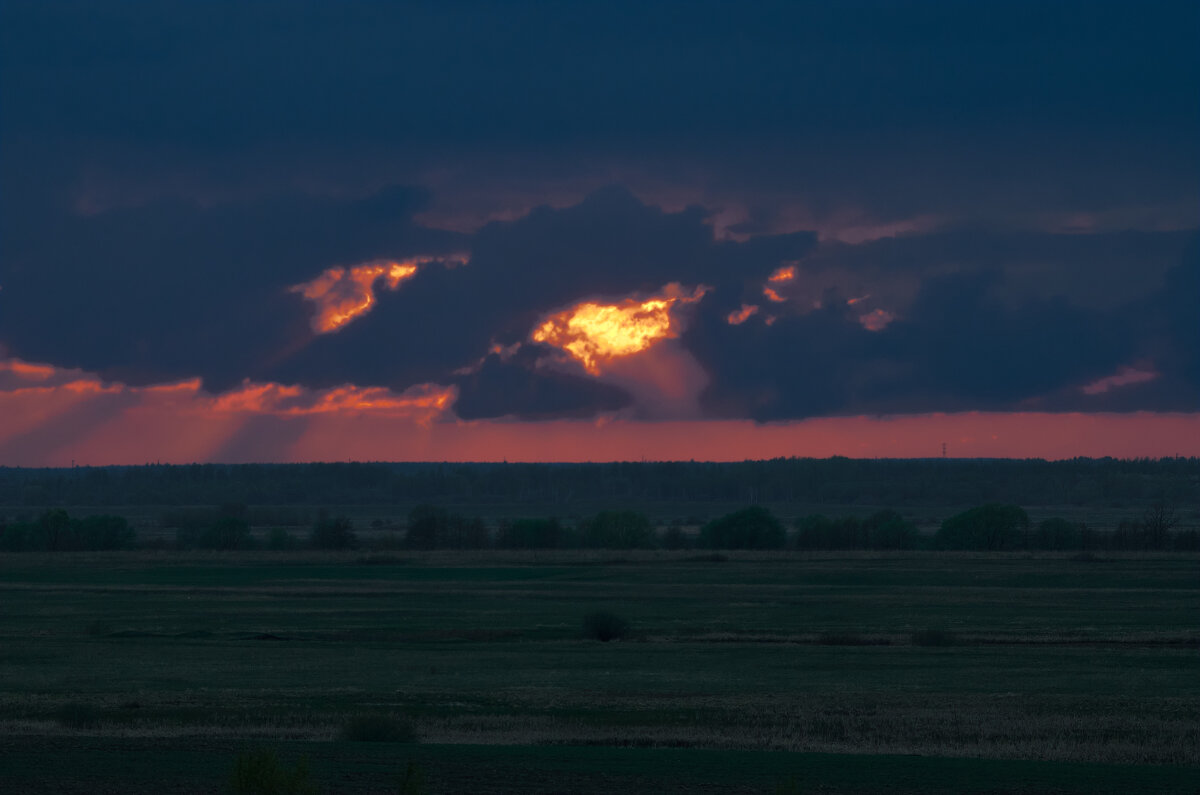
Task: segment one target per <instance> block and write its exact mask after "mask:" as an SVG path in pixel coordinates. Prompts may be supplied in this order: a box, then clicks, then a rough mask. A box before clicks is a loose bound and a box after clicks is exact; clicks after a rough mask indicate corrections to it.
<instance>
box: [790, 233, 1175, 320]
mask: <svg viewBox="0 0 1200 795" xmlns="http://www.w3.org/2000/svg"><path fill="white" fill-rule="evenodd" d="M1193 235H1194V232H1192V231H1166V232H1149V231H1137V230H1125V231H1120V232H1107V231H1100V232H1094V233H1087V232H1084V231H1080V232H1070V233H1067V232H1046V231H1042V230H1038V229H1029V228H1012V227H1007V228H1006V227H999V226H995V225H992V226H983V225H967V226H955V227H949V228H945V229H938V230H936V231H934V232H931V233H928V234H907V235H899V236H896V237H886V238H882V239H879V240H873V241H869V242H866V243H860V244H857V245H850V244H845V243H837V242H833V243H826V244H823V245H822V246H821V247H820V248H818V249H817V250H816V251H814V252H813V254H812V256H811V257H809V258H807V259H806V260H805V262H804V274H803V277H802V278H801V279H798V280H797V281H796V282H794V283H793V284H792V285H788V286H787V287H788V289H789V290H790V293H789V294H796V295H799V296H803V297H805V298H809V299H814V298H820V297H821V295H822V293H823V292H824V291H825V290H826V289H829V288H833V289H835V290H837V291H838V292H839V293H841V295H842V297H843V298H852V297H855V296H861V295H863V294H864V293H870V294H871V296H872V299H873V302H874V304H875V305H879V306H882V307H884V308H886V309H888V310H890V311H893V312H895V311H898V310H899V311H904V310H906V309H907V307H908V305H909V304H910V303H911V302H912V301H913V300H914V299H915V297H916V294H917V292H918V291H919V290H920V288H921V285H922V283H923V282H924V280H926V279H927V278H929V277H931V276H940V275H946V274H950V273H979V272H985V271H992V272H995V273H996V274H997V276H998V278H997V281H996V283H995V284H993V285H992V293H993V295H997V296H1000V297H1003V298H1004V299H1005V300H1007V301H1009V302H1012V303H1019V302H1021V301H1024V300H1027V299H1029V298H1050V297H1053V296H1055V295H1064V296H1067V297H1068V298H1069V299H1070V300H1071V302H1072V303H1075V304H1079V305H1083V306H1088V307H1092V308H1097V309H1111V308H1114V307H1116V306H1119V305H1122V304H1127V303H1129V302H1130V301H1131V300H1133V299H1135V298H1145V297H1149V296H1150V295H1153V294H1157V293H1158V292H1159V291H1161V290H1162V288H1163V285H1164V279H1165V278H1166V273H1167V272H1168V271H1169V270H1170V269H1172V268H1173V267H1175V266H1176V265H1177V264H1178V263H1179V261H1180V259H1181V257H1182V256H1183V252H1184V250H1185V248H1186V247H1187V245H1188V241H1189V240H1190V239H1191V238H1192V236H1193Z"/></svg>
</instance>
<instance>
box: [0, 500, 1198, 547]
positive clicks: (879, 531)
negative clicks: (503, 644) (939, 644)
mask: <svg viewBox="0 0 1200 795" xmlns="http://www.w3.org/2000/svg"><path fill="white" fill-rule="evenodd" d="M248 514H249V510H248V509H247V508H246V506H244V505H240V504H237V503H233V504H227V505H223V506H221V507H220V508H217V509H212V510H209V509H204V510H193V511H189V512H181V513H179V514H178V515H177V516H176V517H175V520H176V521H177V522H178V524H177V525H176V534H175V539H174V543H173V544H172V546H174V547H176V548H180V549H211V550H249V549H269V550H281V551H282V550H295V549H302V548H308V549H325V550H340V549H355V548H357V547H358V546H359V545H360V538H359V534H358V533H357V532H356V531H355V529H354V526H353V524H352V523H351V522H350V520H349V519H347V518H345V517H343V516H331V515H330V514H328V513H327V512H326V511H324V510H321V511H319V512H318V514H317V518H316V520H315V521H314V522H313V523H312V524H311V526H310V529H309V531H308V532H307V533H306V534H303V535H297V534H294V533H292V532H290V531H288V530H286V529H284V528H279V527H276V528H271V529H269V530H268V531H267V532H266V534H265V536H259V537H256V536H255V535H254V534H253V532H252V530H251V524H250V522H249V521H248V519H247V516H248ZM696 523H697V524H699V521H698V520H697V521H696ZM1178 525H1179V518H1178V515H1177V514H1176V513H1175V511H1174V510H1173V509H1171V508H1169V507H1167V506H1165V505H1163V504H1156V505H1154V506H1151V507H1150V508H1148V509H1146V511H1145V512H1144V513H1143V515H1142V517H1141V519H1139V520H1125V521H1122V522H1121V523H1120V525H1119V526H1118V527H1117V528H1116V529H1115V530H1113V531H1097V530H1094V529H1092V528H1089V527H1088V526H1087V525H1086V524H1084V523H1082V522H1070V521H1067V520H1066V519H1062V518H1049V519H1045V520H1043V521H1041V522H1039V523H1037V524H1036V525H1034V524H1033V523H1032V522H1031V521H1030V519H1029V515H1028V514H1027V513H1026V512H1025V510H1024V509H1023V508H1021V507H1020V506H1017V505H1012V504H1003V503H988V504H986V505H980V506H977V507H974V508H970V509H968V510H966V511H963V512H961V513H958V514H955V515H954V516H951V517H949V518H948V519H946V520H945V521H944V522H942V524H941V526H940V527H939V528H938V530H937V531H936V532H935V533H934V534H933V535H931V536H923V535H922V534H921V533H920V532H919V531H918V529H917V527H916V525H914V524H913V523H912V522H911V521H909V520H907V519H905V518H904V516H902V515H901V514H900V513H899V512H898V511H895V510H892V509H886V510H882V511H877V512H875V513H873V514H871V515H869V516H866V517H863V518H860V517H856V516H841V517H834V518H831V517H827V516H825V515H823V514H812V515H809V516H803V517H800V518H798V519H796V520H795V522H794V523H793V525H792V528H791V531H790V532H789V530H788V528H787V527H785V525H784V524H783V523H782V522H781V521H780V520H779V519H778V518H776V517H775V516H774V514H772V513H771V512H770V511H769V510H767V509H766V508H764V507H763V506H760V505H751V506H747V507H746V508H742V509H740V510H737V511H733V512H731V513H727V514H725V515H723V516H720V517H718V518H717V519H714V520H712V521H710V522H706V523H703V524H701V525H700V526H699V528H698V529H697V530H695V531H694V532H693V531H692V529H691V528H689V529H688V530H687V531H686V532H685V529H684V526H683V524H682V523H681V522H679V521H676V522H673V523H672V524H671V525H670V526H668V527H667V528H665V530H664V531H662V532H658V531H657V530H656V528H655V527H654V525H653V524H652V523H651V521H650V519H649V518H648V517H647V516H646V515H645V514H643V513H639V512H637V511H628V510H626V511H601V512H600V513H598V514H596V515H595V516H592V517H590V518H586V519H582V520H580V521H578V522H576V523H575V524H573V525H571V524H566V523H563V522H561V521H559V520H558V519H557V518H553V517H551V518H546V517H533V518H520V519H508V520H504V521H501V522H500V523H499V525H498V526H497V527H496V528H495V531H494V532H493V531H491V530H490V529H489V528H488V526H487V525H486V524H485V523H484V521H483V520H482V519H480V518H479V517H473V516H466V515H464V514H461V513H457V512H453V511H450V510H448V509H446V508H444V507H440V506H436V505H432V504H428V503H423V504H421V505H418V506H416V507H415V508H413V509H412V510H411V511H410V512H409V515H408V521H407V526H406V528H405V530H404V532H403V533H402V534H401V533H399V532H387V533H385V534H383V536H382V537H380V535H379V534H376V536H375V537H374V538H373V543H374V544H376V545H380V544H381V543H382V544H383V545H386V546H390V547H395V548H408V549H414V550H432V549H459V550H467V549H492V548H494V549H613V550H632V549H655V548H663V549H684V548H697V549H722V550H725V549H729V550H732V549H751V550H753V549H758V550H771V549H794V550H827V551H834V550H912V549H941V550H977V551H999V552H1004V551H1019V550H1058V551H1072V550H1076V551H1093V550H1113V551H1138V550H1146V551H1151V550H1159V551H1200V530H1197V529H1195V528H1192V529H1180V528H1179V527H1178ZM136 541H137V539H136V536H135V533H134V531H133V529H132V528H131V527H130V526H129V523H128V522H127V521H126V520H125V519H124V518H122V517H119V516H107V515H101V516H88V517H85V518H82V519H73V518H71V517H70V516H69V515H68V514H67V512H66V511H64V510H62V509H53V510H49V511H46V512H44V513H43V514H42V515H41V516H39V517H38V518H37V519H36V520H34V521H31V522H12V523H6V522H5V521H3V520H0V550H2V551H9V552H24V551H72V550H105V549H129V548H132V547H133V546H134V545H135V542H136Z"/></svg>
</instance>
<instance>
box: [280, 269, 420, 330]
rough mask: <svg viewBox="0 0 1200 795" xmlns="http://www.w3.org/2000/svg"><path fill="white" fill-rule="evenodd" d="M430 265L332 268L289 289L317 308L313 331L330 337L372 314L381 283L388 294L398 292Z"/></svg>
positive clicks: (313, 320) (314, 315) (313, 319)
mask: <svg viewBox="0 0 1200 795" xmlns="http://www.w3.org/2000/svg"><path fill="white" fill-rule="evenodd" d="M429 261H430V260H429V259H428V258H421V259H411V260H404V261H403V262H395V261H391V260H388V261H381V262H367V263H364V264H362V265H355V266H353V267H350V268H343V267H336V268H329V269H327V270H325V271H324V272H323V273H322V274H321V275H320V276H318V277H317V278H315V279H313V280H312V281H308V282H303V283H302V284H297V285H295V286H294V287H291V288H289V292H293V293H300V294H301V295H302V296H304V297H305V298H306V299H308V300H309V301H311V302H312V303H313V304H314V305H315V307H316V312H315V313H314V314H313V318H312V329H313V331H315V332H316V333H318V334H329V333H332V332H334V331H337V330H339V329H341V328H342V327H343V326H345V325H346V324H347V323H349V322H350V321H351V320H354V319H355V318H357V317H360V316H362V315H364V314H366V313H367V312H369V311H371V307H372V306H374V305H375V287H376V284H377V283H378V282H379V281H381V280H382V282H383V286H384V287H386V288H387V289H388V290H396V289H397V288H399V287H400V284H401V282H403V281H404V280H406V279H410V278H412V277H413V276H415V275H416V273H417V267H418V266H419V265H421V264H423V263H425V262H429Z"/></svg>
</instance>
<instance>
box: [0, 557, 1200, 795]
mask: <svg viewBox="0 0 1200 795" xmlns="http://www.w3.org/2000/svg"><path fill="white" fill-rule="evenodd" d="M0 599H2V600H3V604H4V612H3V615H2V617H0V738H2V741H0V742H2V743H3V746H2V749H0V751H2V753H3V755H4V758H5V760H6V763H5V765H4V766H3V770H2V771H0V785H2V784H3V782H4V779H5V778H6V777H7V778H8V780H9V782H10V783H11V784H20V786H15V787H9V788H10V789H15V790H17V791H22V790H25V789H29V788H30V786H31V785H30V782H32V781H33V780H34V778H36V776H35V775H34V773H33V771H36V770H37V769H38V768H39V767H40V768H41V769H42V770H43V771H44V770H47V769H50V768H53V769H54V770H56V771H58V773H60V774H61V775H60V778H61V779H62V780H61V781H60V782H59V783H60V785H61V786H60V789H62V790H63V791H70V790H71V787H70V786H69V782H68V779H70V780H73V779H71V777H72V776H83V775H84V772H85V770H84V769H88V770H91V771H92V772H93V773H96V771H97V770H99V769H100V768H103V769H104V770H107V771H108V772H107V773H104V777H106V778H108V779H109V780H112V781H114V782H120V781H121V780H123V777H124V778H125V779H128V780H127V782H126V783H127V784H128V786H129V787H133V790H132V791H136V790H137V788H138V787H139V786H141V785H140V784H137V781H140V780H152V779H154V778H155V776H157V775H159V774H157V773H154V772H153V771H154V770H160V771H174V772H173V773H172V774H173V775H175V774H177V776H178V777H181V778H180V786H181V787H182V789H179V790H178V791H189V790H188V789H187V787H188V786H191V785H189V784H187V776H188V775H190V774H186V771H187V770H188V769H190V768H189V765H192V764H193V762H188V761H187V760H188V759H193V761H194V766H195V768H196V769H197V770H200V769H203V770H204V771H207V772H206V773H205V774H204V775H208V776H211V775H213V773H212V771H213V770H217V771H223V772H221V775H225V774H226V773H227V771H228V769H229V766H230V765H231V763H232V758H233V756H234V754H236V752H237V751H238V750H242V749H245V748H250V747H255V746H256V745H262V744H268V745H272V746H275V747H279V748H280V749H281V750H282V753H284V754H285V755H291V756H292V757H294V756H297V755H300V754H304V755H307V756H309V757H310V758H311V760H312V761H313V770H314V773H315V774H316V775H317V777H318V780H319V781H321V782H323V783H324V784H325V785H327V786H329V787H330V789H331V791H334V790H336V791H342V790H343V789H345V790H347V791H351V790H353V788H355V787H358V788H359V789H360V790H362V791H368V790H370V789H371V788H372V787H380V786H383V784H385V783H386V781H385V779H386V776H387V775H391V773H388V772H387V771H385V770H383V769H382V768H381V765H382V763H381V762H379V761H378V760H381V759H385V758H386V759H400V758H401V757H404V758H408V757H411V758H413V759H419V760H421V763H422V764H424V765H426V766H427V767H428V769H429V781H430V785H431V787H432V788H434V791H439V789H438V787H440V788H441V789H444V790H445V791H454V790H456V789H461V788H462V786H464V785H463V784H456V783H454V782H455V781H459V780H460V779H462V777H464V776H466V777H469V776H473V775H474V776H477V778H478V780H476V781H475V782H474V784H473V785H472V786H474V787H476V788H482V790H481V791H486V790H487V788H488V787H493V788H494V789H493V791H504V786H503V782H504V781H505V780H506V777H508V778H509V779H511V778H512V777H513V776H517V775H518V774H520V775H526V777H527V778H529V780H528V781H526V782H525V783H524V784H522V785H521V787H520V788H522V789H526V790H527V791H554V790H555V789H559V790H561V789H580V787H581V786H582V784H579V782H581V781H583V778H581V777H582V776H584V775H585V773H586V771H588V770H591V771H592V773H595V774H596V775H601V774H603V775H611V776H615V777H616V778H615V779H613V781H612V782H610V783H612V784H613V785H614V786H618V785H619V786H622V787H624V788H627V789H631V790H632V791H637V790H643V789H662V788H663V787H664V786H665V785H664V783H663V782H664V781H675V780H678V781H685V780H687V781H692V783H693V784H695V787H692V789H696V788H701V785H704V786H708V785H711V786H712V787H714V788H719V787H724V788H725V791H727V790H728V789H729V788H731V787H733V788H735V789H736V787H739V786H743V785H744V786H745V787H748V788H749V789H748V790H747V791H762V790H763V789H764V788H766V789H767V790H770V788H771V787H773V786H774V785H775V784H776V783H778V782H779V781H782V780H785V779H786V778H788V777H789V776H796V777H797V781H799V782H800V783H801V784H803V785H804V786H814V787H816V786H817V785H820V786H822V787H827V788H829V789H830V790H831V791H861V790H864V789H867V790H869V789H871V788H873V787H877V788H879V789H885V788H888V787H891V786H892V785H895V786H896V787H899V788H900V789H901V790H904V789H905V788H906V787H907V788H909V789H910V790H911V791H920V790H926V791H927V790H930V789H937V788H939V787H941V788H942V789H944V790H946V791H950V790H959V789H962V787H961V786H958V785H961V784H962V782H963V781H965V780H971V779H970V776H982V777H983V778H979V779H978V780H980V781H986V782H988V785H989V787H990V788H991V791H998V792H999V791H1041V790H1039V787H1040V788H1041V789H1042V790H1045V791H1070V790H1072V788H1074V790H1075V791H1128V790H1130V789H1140V790H1143V791H1151V789H1152V786H1159V785H1160V784H1161V787H1160V789H1162V791H1182V790H1173V789H1172V788H1173V787H1176V785H1177V784H1178V783H1179V782H1180V781H1182V780H1185V779H1186V778H1187V777H1186V776H1185V777H1182V778H1181V776H1182V774H1180V773H1179V772H1178V771H1179V770H1186V771H1187V772H1188V773H1189V774H1194V773H1196V769H1195V768H1196V766H1200V728H1198V727H1200V677H1197V676H1196V671H1197V645H1198V643H1200V633H1197V631H1196V625H1195V617H1196V615H1200V560H1198V559H1197V558H1196V557H1195V556H1186V555H1185V556H1180V555H1172V556H1169V557H1154V556H1137V557H1124V558H1119V559H1105V560H1074V559H1071V558H1070V557H1052V556H1046V557H1040V558H1035V557H1027V556H1003V555H970V554H944V553H943V554H934V553H920V554H915V553H910V554H905V555H899V554H898V555H884V554H874V555H871V554H858V555H854V554H850V555H832V554H829V555H801V554H761V553H759V554H755V553H732V554H730V555H728V556H727V559H726V560H724V561H721V560H707V559H704V558H703V556H696V555H695V554H694V553H692V554H689V553H667V552H646V553H636V554H624V553H623V554H622V555H621V557H620V559H614V557H613V556H611V555H608V556H605V555H602V554H597V553H524V554H521V553H513V554H501V553H475V554H467V553H459V554H456V553H421V554H412V553H405V554H404V555H403V556H401V557H391V556H381V555H373V556H372V555H362V554H359V555H354V554H346V555H342V556H329V555H324V556H318V555H315V554H300V553H298V554H276V555H270V554H265V553H259V554H253V555H250V554H245V555H236V554H231V555H222V554H211V553H210V554H199V553H191V554H186V553H183V554H181V553H161V554H150V553H124V554H121V553H113V554H77V555H70V556H67V557H65V558H64V557H62V556H57V557H51V556H37V555H32V556H31V555H22V556H7V557H0ZM598 609H606V610H612V611H614V612H616V613H618V614H619V615H621V616H622V617H624V618H626V619H628V620H629V621H630V622H631V624H632V627H633V637H632V638H631V639H628V640H625V641H621V642H615V643H607V644H606V643H599V642H595V641H587V640H585V639H583V637H582V631H581V619H582V617H583V616H584V615H586V614H587V613H589V612H592V611H594V610H598ZM930 629H932V630H936V632H935V633H933V637H934V638H935V640H934V641H933V645H922V643H924V641H922V640H920V638H921V637H923V636H922V635H921V633H922V632H924V631H926V630H930ZM939 639H940V640H939ZM365 712H370V713H389V714H396V715H402V716H405V718H406V719H407V720H409V721H411V723H412V725H413V726H414V728H415V729H416V731H417V734H418V735H419V737H420V738H421V740H422V744H421V745H417V746H408V745H400V746H397V745H389V744H384V745H381V746H375V745H374V744H347V743H340V742H337V741H336V738H337V736H338V734H339V732H340V730H341V728H342V727H343V726H344V725H345V723H346V721H347V720H349V719H350V718H351V717H352V716H354V715H357V714H362V713H365ZM580 746H585V747H582V748H581V747H580ZM89 749H91V750H89ZM118 751H119V753H118ZM718 752H719V753H718ZM89 754H92V756H89ZM688 754H691V756H688ZM739 754H740V755H742V756H739ZM829 754H832V756H826V755H829ZM839 754H851V755H852V756H850V757H843V756H838V755H839ZM905 754H918V755H921V757H920V758H914V757H903V756H898V755H905ZM131 755H132V756H131ZM864 755H870V760H871V761H870V764H869V765H868V764H866V763H865V761H864V760H866V759H867V757H866V756H864ZM109 757H113V758H114V759H116V758H126V759H129V758H135V757H136V758H137V759H138V760H139V761H138V762H137V764H133V763H132V762H131V763H130V765H131V766H130V765H127V766H126V767H122V766H121V764H124V763H118V762H117V761H113V760H110V761H107V762H106V761H104V760H105V759H109ZM371 759H375V760H376V761H370V760H371ZM556 759H558V760H562V759H565V760H567V761H565V762H562V763H561V764H560V763H559V762H555V760H556ZM718 759H724V760H725V761H724V762H715V761H714V762H711V763H710V761H706V760H718ZM171 760H174V761H171ZM356 760H357V761H356ZM639 760H641V761H639ZM679 760H684V761H679ZM731 760H735V761H731ZM980 760H986V761H980ZM1031 760H1037V761H1039V764H1040V766H1039V764H1034V761H1031ZM1101 763H1119V764H1121V765H1132V766H1134V767H1130V768H1128V769H1127V768H1119V769H1118V768H1112V767H1111V765H1110V764H1104V765H1102V764H1101ZM397 764H399V763H397ZM139 765H140V766H141V767H139ZM606 765H608V766H611V767H612V769H611V770H608V772H607V773H606V772H605V770H604V769H605V766H606ZM639 765H641V766H642V767H638V766H639ZM706 765H707V767H706ZM156 766H159V767H156ZM564 766H565V767H564ZM589 766H591V767H589ZM630 766H632V767H630ZM964 766H965V767H964ZM972 766H974V767H972ZM1181 766H1182V767H1181ZM384 767H386V765H384ZM710 768H711V770H710ZM793 768H795V769H793ZM727 769H733V770H738V771H740V772H738V773H737V776H735V777H734V778H730V777H729V776H725V774H723V773H722V774H719V773H718V772H713V771H719V770H727ZM139 770H142V771H143V772H139ZM621 770H624V771H625V772H620V771H621ZM706 770H710V772H708V773H705V772H703V771H706ZM864 770H865V771H868V772H862V771H864ZM963 770H968V771H970V770H974V771H975V772H974V773H970V774H969V775H968V774H967V773H962V771H963ZM1089 770H1091V771H1093V772H1092V773H1088V772H1087V771H1089ZM1121 770H1126V771H1127V772H1128V771H1134V772H1140V773H1141V774H1143V777H1144V781H1142V782H1141V783H1140V784H1139V785H1138V786H1136V787H1130V786H1126V787H1124V789H1122V787H1120V786H1117V785H1116V784H1115V783H1114V782H1120V781H1125V782H1126V783H1128V782H1130V781H1133V780H1135V779H1134V778H1130V779H1123V778H1121V776H1122V775H1126V773H1121V772H1120V771H1121ZM22 771H25V772H22ZM122 771H124V772H122ZM145 771H150V772H145ZM339 771H340V772H339ZM489 771H490V772H489ZM506 771H507V772H506ZM521 771H526V772H525V773H522V772H521ZM556 771H557V772H556ZM670 771H675V772H673V773H672V772H670ZM853 771H859V772H853ZM870 771H874V772H870ZM889 771H890V772H889ZM955 771H959V772H955ZM1097 771H1098V772H1097ZM1172 771H1175V772H1172ZM1134 772H1128V775H1129V776H1134ZM89 775H90V774H89ZM587 775H591V774H590V773H589V774H587ZM345 776H349V778H348V779H346V781H348V782H351V784H352V786H351V784H347V785H345V786H342V785H338V786H336V787H334V786H332V785H331V784H330V782H332V781H335V780H337V781H341V780H342V778H341V777H345ZM456 776H458V777H459V778H458V779H456V778H455V777H456ZM689 776H690V778H689ZM722 776H725V777H722ZM856 776H867V778H855V777H856ZM906 776H909V777H910V778H905V777H906ZM955 776H960V778H955ZM961 776H967V778H966V779H964V778H961ZM1088 776H1094V777H1095V780H1096V781H1097V782H1100V783H1102V784H1104V786H1105V787H1109V785H1110V784H1111V785H1112V786H1111V787H1110V788H1109V789H1107V790H1104V789H1098V788H1097V787H1076V786H1075V785H1074V784H1070V782H1071V781H1088V780H1091V779H1089V778H1088ZM629 777H632V778H629ZM655 777H658V778H660V779H662V780H661V781H658V783H654V781H653V780H654V779H655ZM1022 777H1024V778H1022ZM1031 777H1032V778H1031ZM1081 777H1082V778H1081ZM1193 777H1194V776H1193ZM201 778H203V777H201ZM201 778H197V779H195V782H199V781H201ZM218 778H219V776H218ZM626 779H628V780H626ZM735 779H736V780H735ZM204 780H206V781H208V782H209V783H208V784H207V785H204V786H201V785H200V784H196V786H197V789H196V790H193V791H205V789H206V787H207V789H208V790H211V786H212V783H211V782H212V781H213V780H214V779H212V778H211V777H210V778H208V779H204ZM463 780H464V781H465V779H463ZM568 780H569V781H570V782H575V783H570V784H569V785H568ZM943 780H944V781H946V782H949V783H947V784H945V786H943V785H942V784H940V783H937V782H940V781H943ZM439 781H440V782H441V783H440V784H438V782H439ZM556 781H557V782H558V783H557V784H555V782H556ZM907 781H911V782H912V783H911V785H910V784H908V783H905V782H907ZM1022 781H1024V782H1025V784H1021V783H1020V782H1022ZM1055 781H1057V782H1059V784H1053V783H1054V782H1055ZM63 782H68V783H63ZM353 782H359V783H361V785H362V786H361V787H359V784H355V783H353ZM539 782H540V783H539ZM622 782H623V783H622ZM639 782H640V783H639ZM647 782H650V783H647ZM931 782H932V783H931ZM954 782H957V784H955V783H954ZM1030 782H1034V784H1037V782H1042V784H1045V786H1044V787H1043V786H1042V784H1037V786H1034V785H1033V784H1030ZM1063 782H1066V783H1063ZM1155 782H1158V783H1157V784H1156V783H1155ZM576 784H579V786H576ZM1052 784H1053V786H1052ZM434 785H437V786H436V787H435V786H434ZM147 786H148V785H147ZM1055 787H1057V789H1055ZM114 788H116V789H120V787H116V786H115V785H114ZM45 791H51V790H45ZM146 791H152V790H151V789H147V790H146ZM157 791H170V790H169V789H166V788H162V787H160V788H158V790H157ZM714 791H717V790H716V789H714ZM801 791H803V790H801Z"/></svg>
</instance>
